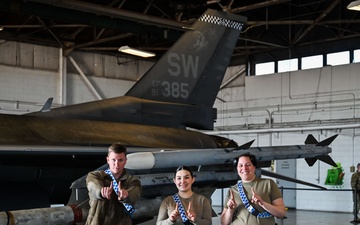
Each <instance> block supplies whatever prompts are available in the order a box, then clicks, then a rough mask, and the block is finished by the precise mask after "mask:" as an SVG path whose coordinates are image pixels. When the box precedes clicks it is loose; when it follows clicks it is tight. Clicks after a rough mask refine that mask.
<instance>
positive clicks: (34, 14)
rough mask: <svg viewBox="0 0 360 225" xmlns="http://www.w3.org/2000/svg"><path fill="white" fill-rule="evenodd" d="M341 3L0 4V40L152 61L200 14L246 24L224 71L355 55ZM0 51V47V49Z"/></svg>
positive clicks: (353, 33) (355, 32)
mask: <svg viewBox="0 0 360 225" xmlns="http://www.w3.org/2000/svg"><path fill="white" fill-rule="evenodd" d="M350 2H351V1H343V0H333V1H330V0H314V1H307V0H241V1H240V0H239V1H231V0H228V1H219V0H214V1H206V0H183V1H181V0H1V2H0V26H1V27H3V31H1V32H0V39H2V40H5V41H6V40H11V41H20V42H27V43H34V44H41V45H48V46H56V47H62V48H63V49H64V54H65V55H66V54H69V53H70V52H71V51H74V50H81V51H90V52H99V53H106V54H112V55H121V53H120V52H118V48H119V47H120V46H123V45H128V46H131V47H137V48H140V49H144V50H147V51H151V52H155V53H156V54H157V56H156V57H157V58H158V57H160V56H161V55H162V54H163V53H164V52H165V51H166V50H167V49H168V48H169V47H170V46H171V45H172V44H173V43H174V41H176V39H177V38H178V37H179V36H180V35H181V34H182V33H183V31H184V27H188V26H189V25H191V24H192V23H193V21H194V20H195V19H196V18H198V17H199V16H200V15H201V14H202V13H203V12H204V11H205V10H206V9H207V8H212V9H217V10H225V11H229V12H232V13H236V14H239V15H243V16H246V17H247V18H248V23H247V24H246V26H245V27H244V30H243V32H242V33H241V35H240V37H239V40H238V42H237V46H236V49H235V51H234V53H233V56H232V61H231V64H232V65H237V64H246V63H259V62H266V61H274V60H275V61H276V60H283V59H289V58H295V57H302V56H307V55H314V54H323V53H328V52H337V51H345V50H351V49H359V46H360V25H359V23H360V12H358V11H351V10H348V9H347V5H348V4H349V3H350ZM0 43H4V41H2V42H0Z"/></svg>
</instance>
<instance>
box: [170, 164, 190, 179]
mask: <svg viewBox="0 0 360 225" xmlns="http://www.w3.org/2000/svg"><path fill="white" fill-rule="evenodd" d="M180 170H186V171H189V173H190V176H191V177H194V174H193V172H192V171H191V169H190V167H188V166H179V167H178V168H177V169H176V172H175V174H174V178H175V177H176V173H177V172H179V171H180Z"/></svg>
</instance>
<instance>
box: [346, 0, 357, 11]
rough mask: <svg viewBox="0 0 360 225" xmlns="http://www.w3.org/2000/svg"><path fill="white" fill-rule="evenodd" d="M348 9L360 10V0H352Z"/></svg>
mask: <svg viewBox="0 0 360 225" xmlns="http://www.w3.org/2000/svg"><path fill="white" fill-rule="evenodd" d="M347 9H349V10H356V11H360V0H357V1H353V2H351V3H350V4H349V5H348V6H347Z"/></svg>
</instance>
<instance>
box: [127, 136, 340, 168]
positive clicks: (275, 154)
mask: <svg viewBox="0 0 360 225" xmlns="http://www.w3.org/2000/svg"><path fill="white" fill-rule="evenodd" d="M336 137H337V135H334V136H332V137H329V138H327V139H325V140H323V141H321V142H318V141H317V140H316V139H315V138H314V137H313V136H312V135H311V134H310V135H308V137H307V139H306V141H305V145H292V146H270V147H269V146H267V147H252V148H250V146H251V145H252V143H253V142H254V141H250V142H248V143H246V144H244V145H241V146H239V147H236V148H214V149H181V150H161V151H156V152H155V151H154V152H137V153H132V154H129V155H128V156H127V157H128V159H127V163H126V168H128V169H132V170H143V169H153V168H169V167H173V165H186V166H198V165H219V164H225V163H231V162H232V161H233V159H234V158H235V157H237V156H239V155H240V154H242V153H245V151H246V152H250V153H251V154H253V155H255V156H256V158H257V160H258V161H259V162H266V161H271V160H277V159H295V158H305V160H306V162H307V163H308V164H309V166H312V165H313V164H314V163H315V162H316V160H321V161H323V162H325V163H327V164H329V165H332V166H335V167H337V165H336V163H335V162H334V161H333V160H332V158H331V157H330V156H329V155H328V154H329V153H331V151H332V150H331V148H330V147H328V145H329V144H331V142H332V141H333V140H334V139H335V138H336Z"/></svg>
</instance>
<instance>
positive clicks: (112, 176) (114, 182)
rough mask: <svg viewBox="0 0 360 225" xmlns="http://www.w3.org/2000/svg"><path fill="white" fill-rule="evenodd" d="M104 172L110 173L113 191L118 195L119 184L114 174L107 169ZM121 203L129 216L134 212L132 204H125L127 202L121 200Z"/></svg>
mask: <svg viewBox="0 0 360 225" xmlns="http://www.w3.org/2000/svg"><path fill="white" fill-rule="evenodd" d="M104 172H105V173H107V174H109V175H110V177H111V179H112V181H113V187H114V191H115V193H116V194H117V195H119V186H118V183H117V182H116V179H115V177H114V175H113V174H112V173H111V171H110V170H109V169H107V170H105V171H104ZM122 204H123V205H124V207H125V209H126V210H125V211H126V212H127V213H128V214H129V215H130V217H131V215H132V214H133V213H134V212H135V208H134V207H132V205H130V204H127V203H124V202H122Z"/></svg>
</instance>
